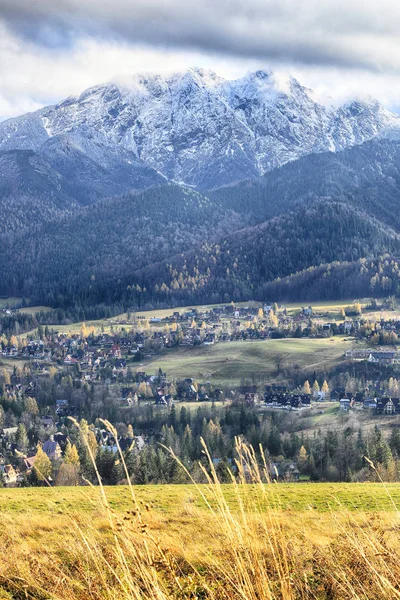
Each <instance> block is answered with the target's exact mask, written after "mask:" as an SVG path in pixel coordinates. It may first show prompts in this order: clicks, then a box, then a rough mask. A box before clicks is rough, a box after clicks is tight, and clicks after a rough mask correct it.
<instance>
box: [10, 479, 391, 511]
mask: <svg viewBox="0 0 400 600" xmlns="http://www.w3.org/2000/svg"><path fill="white" fill-rule="evenodd" d="M199 487H200V489H201V490H202V491H203V492H204V493H205V495H206V497H207V498H208V499H209V500H210V501H211V503H212V495H211V493H210V491H209V488H208V486H206V485H201V486H199ZM246 488H247V489H246V495H247V494H248V493H250V498H252V499H254V501H255V503H256V504H257V505H258V506H260V504H259V502H258V499H260V498H261V494H260V493H259V491H258V488H257V486H246ZM265 488H266V492H267V493H266V496H263V497H262V500H261V505H262V506H263V507H264V508H265V509H267V508H269V507H272V508H279V509H280V510H284V511H291V510H295V511H305V510H307V511H309V510H315V511H317V512H327V511H336V510H338V511H340V510H344V509H346V510H350V511H359V510H360V511H367V512H370V511H372V512H375V511H395V510H400V483H389V484H385V486H384V485H382V484H380V483H289V484H283V483H282V484H270V485H267V486H265ZM104 489H105V491H106V494H107V498H108V500H109V503H110V505H111V506H112V508H113V509H114V510H116V511H119V512H125V511H127V510H129V509H130V507H131V504H132V500H131V497H130V492H129V488H128V487H127V486H114V487H106V488H104ZM134 491H135V494H136V496H137V498H138V501H139V503H142V504H148V503H151V506H152V509H153V510H154V511H155V512H158V513H160V514H164V515H176V514H179V513H180V512H181V510H182V506H184V505H185V504H186V503H191V504H192V503H194V505H195V506H197V508H199V509H200V510H208V509H207V508H206V506H205V504H204V502H203V500H202V499H201V498H200V495H199V493H198V491H197V490H196V488H195V486H193V485H151V486H141V485H139V486H134ZM223 491H224V495H225V497H226V499H227V501H228V504H229V505H230V506H231V508H232V509H233V510H235V507H236V494H235V491H234V488H233V486H232V485H224V486H223ZM100 503H101V498H100V488H97V487H94V488H87V487H83V488H82V487H68V488H63V487H56V488H27V489H25V488H17V489H1V490H0V514H2V515H10V514H15V515H18V514H32V515H33V514H37V513H39V514H40V513H46V514H47V513H48V512H49V511H51V512H53V513H54V514H63V513H65V514H67V513H69V512H71V513H74V512H77V513H82V512H84V513H93V514H96V512H97V509H98V506H99V505H100Z"/></svg>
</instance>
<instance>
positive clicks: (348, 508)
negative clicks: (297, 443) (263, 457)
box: [0, 477, 400, 600]
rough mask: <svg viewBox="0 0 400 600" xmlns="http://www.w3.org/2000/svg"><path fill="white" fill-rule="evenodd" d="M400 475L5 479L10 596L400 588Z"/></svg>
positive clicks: (261, 594) (331, 595)
mask: <svg viewBox="0 0 400 600" xmlns="http://www.w3.org/2000/svg"><path fill="white" fill-rule="evenodd" d="M399 506H400V484H387V485H386V484H385V485H384V484H379V483H377V484H371V483H368V484H321V483H318V484H262V483H261V481H259V482H258V483H257V482H255V483H253V484H250V485H241V484H236V483H232V484H228V485H220V484H219V483H218V482H217V481H216V479H214V478H213V477H210V480H209V484H203V485H199V486H197V485H166V486H135V487H133V488H130V487H129V486H118V487H112V488H111V487H110V488H101V487H76V488H26V489H3V490H0V519H1V521H0V522H1V524H2V525H1V528H0V599H1V600H4V599H14V598H15V599H20V598H21V599H22V598H29V599H32V600H34V599H38V600H39V599H41V600H42V599H43V600H44V599H49V600H50V599H54V600H56V599H57V600H61V599H62V600H76V599H86V598H93V599H96V600H97V599H98V600H102V599H113V600H117V599H118V600H119V599H122V600H124V599H128V598H129V599H131V598H134V599H138V600H139V599H143V600H145V599H146V600H147V599H153V598H154V599H155V598H157V599H160V600H161V599H163V600H164V599H165V600H167V599H168V600H170V599H175V598H199V599H200V598H201V599H203V598H204V599H206V598H210V599H212V600H219V599H222V600H223V599H227V600H236V599H243V600H247V599H251V600H253V599H254V600H256V599H263V600H264V599H269V600H275V599H282V600H289V599H290V600H295V599H296V600H297V599H307V598H311V599H315V600H320V599H321V600H322V599H326V600H328V599H330V600H331V599H338V600H346V599H353V598H354V599H355V598H357V599H358V598H360V599H361V598H362V599H374V600H375V599H376V600H378V599H381V598H387V599H388V600H389V599H390V600H392V599H394V598H400V566H399V560H398V557H399V553H400V520H399V515H400V513H399V511H398V508H397V507H399Z"/></svg>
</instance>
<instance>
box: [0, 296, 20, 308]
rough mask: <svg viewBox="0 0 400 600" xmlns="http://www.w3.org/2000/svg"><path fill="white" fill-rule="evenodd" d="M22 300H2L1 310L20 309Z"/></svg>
mask: <svg viewBox="0 0 400 600" xmlns="http://www.w3.org/2000/svg"><path fill="white" fill-rule="evenodd" d="M21 302H22V298H16V297H14V296H10V297H9V298H0V308H7V307H9V308H19V307H20V305H21Z"/></svg>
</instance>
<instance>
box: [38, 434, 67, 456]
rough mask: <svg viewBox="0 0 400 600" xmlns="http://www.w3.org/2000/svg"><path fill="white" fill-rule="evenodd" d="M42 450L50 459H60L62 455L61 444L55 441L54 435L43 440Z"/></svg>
mask: <svg viewBox="0 0 400 600" xmlns="http://www.w3.org/2000/svg"><path fill="white" fill-rule="evenodd" d="M42 450H43V452H44V453H45V454H47V456H48V457H49V458H50V460H60V458H61V457H62V452H61V448H60V444H59V443H58V442H56V441H55V439H54V436H51V437H50V439H48V440H46V441H45V442H43V444H42Z"/></svg>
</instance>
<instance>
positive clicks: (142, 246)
mask: <svg viewBox="0 0 400 600" xmlns="http://www.w3.org/2000/svg"><path fill="white" fill-rule="evenodd" d="M93 143H94V142H93ZM48 144H49V148H50V147H51V148H52V149H53V150H54V152H55V153H61V154H62V155H63V157H64V158H63V160H62V161H61V159H58V164H59V165H60V164H61V163H62V164H63V165H64V166H63V168H61V167H60V166H59V169H60V170H61V171H63V170H64V172H65V177H64V176H63V175H61V174H60V173H56V172H55V171H54V170H53V169H52V167H51V166H50V162H51V157H50V154H51V152H50V150H49V155H48V161H47V162H44V159H42V158H40V157H38V156H37V155H36V154H35V153H33V152H31V151H24V150H23V151H15V152H3V153H2V154H1V155H0V165H4V169H8V171H9V175H8V176H7V177H4V178H3V179H2V181H1V184H0V186H1V190H2V202H3V206H4V207H5V209H4V211H3V214H2V216H3V221H2V227H3V232H4V233H3V244H2V253H1V255H0V272H1V275H2V277H1V280H0V294H4V295H7V294H10V295H11V294H12V295H16V296H24V297H26V298H30V300H31V301H32V302H35V303H40V304H49V305H51V306H62V307H64V308H66V307H69V306H82V305H85V306H93V305H96V304H100V303H102V304H106V305H112V304H115V303H121V302H122V303H123V304H124V305H125V306H142V307H144V306H148V305H152V306H154V305H173V304H179V303H181V304H187V303H201V302H219V301H222V302H226V301H230V300H232V299H234V300H248V299H249V298H257V299H263V298H265V297H269V298H275V296H276V298H277V299H280V298H282V299H307V298H311V297H312V298H313V299H318V298H326V297H331V298H333V297H349V296H354V297H356V296H357V295H366V294H372V295H373V294H380V295H381V294H382V293H385V292H386V291H387V292H388V293H389V292H390V293H395V292H396V290H397V289H398V284H397V275H395V276H394V277H392V283H391V284H390V285H388V284H387V283H384V284H383V285H382V284H381V283H378V284H376V285H371V284H370V280H371V278H372V277H374V275H375V273H374V272H373V269H374V267H373V266H371V267H367V266H365V265H374V264H375V262H376V261H377V260H379V259H380V257H382V256H384V255H390V256H391V257H393V258H394V260H395V259H396V256H398V255H400V241H399V240H400V238H399V234H400V216H399V215H400V210H399V209H400V142H399V141H397V140H389V139H379V140H378V139H376V140H373V141H369V142H366V143H365V144H363V145H360V146H357V147H353V148H351V149H348V150H344V151H343V152H340V153H336V154H334V153H331V152H328V153H322V154H315V155H310V156H306V157H303V158H301V159H300V160H297V161H295V162H292V163H289V164H287V165H284V166H282V167H280V168H278V169H275V170H274V171H271V172H270V173H268V174H267V175H265V176H264V177H263V178H258V179H253V180H249V181H245V182H241V183H239V184H237V185H234V186H230V187H224V188H220V189H219V190H214V191H210V192H207V193H199V192H197V191H195V190H194V189H192V188H187V187H184V186H181V185H176V184H165V185H161V186H154V187H151V188H149V189H148V190H146V191H144V192H135V191H131V192H128V193H124V194H120V195H118V196H115V197H110V198H106V199H103V200H98V199H97V201H95V197H96V194H97V193H99V192H98V190H100V189H103V191H104V190H106V189H113V182H112V180H110V179H109V176H108V174H107V173H109V172H110V171H107V169H106V168H105V167H104V170H102V169H97V167H96V165H95V164H94V163H93V164H92V163H90V164H89V162H90V161H89V162H88V161H86V162H82V163H81V169H82V170H81V171H79V170H77V171H76V172H75V173H72V170H73V169H72V165H73V164H74V163H75V162H76V156H77V153H79V151H78V150H77V149H76V148H72V147H71V141H70V139H68V140H64V139H61V140H60V139H58V138H52V139H51V140H50V141H49V142H48ZM69 156H72V158H71V161H72V162H70V159H69V158H68V157H69ZM114 158H115V157H114V156H113V155H112V153H111V154H108V155H107V154H106V155H104V156H103V159H102V160H103V161H105V163H107V164H110V161H111V162H112V161H113V160H114ZM99 160H100V159H99ZM115 160H117V159H115ZM118 160H119V158H118ZM78 162H79V161H78ZM98 164H100V163H98ZM118 164H120V163H118ZM124 168H125V167H124ZM121 169H122V170H121V171H120V180H121V186H122V185H123V182H124V175H123V173H124V171H123V168H122V167H121ZM20 172H24V174H25V173H28V174H29V177H26V176H25V175H24V178H23V183H21V184H19V183H18V181H19V178H18V174H19V173H20ZM142 173H143V174H144V175H145V174H146V170H144V171H142ZM91 178H92V179H93V187H92V188H91V193H92V196H91V195H90V194H89V193H88V192H87V189H88V185H89V184H88V181H89V180H90V179H91ZM27 182H28V183H27ZM125 183H126V181H125ZM131 184H132V182H131V183H129V182H128V183H127V185H131ZM107 186H109V188H107ZM115 189H121V188H118V186H115ZM96 190H97V191H96ZM35 196H36V197H37V200H36V203H35ZM91 202H93V203H92V204H90V203H91ZM88 203H89V205H88V206H82V205H83V204H88ZM360 260H363V261H364V263H363V266H362V267H359V265H360V264H361V263H360V262H359V261H360ZM331 263H334V265H333V266H325V267H320V265H330V264H331ZM313 267H315V269H314V270H312V271H310V268H313ZM378 274H379V273H378ZM381 274H382V273H380V274H379V276H380V275H381ZM283 282H284V283H283Z"/></svg>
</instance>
